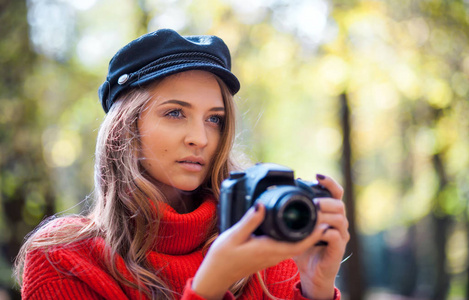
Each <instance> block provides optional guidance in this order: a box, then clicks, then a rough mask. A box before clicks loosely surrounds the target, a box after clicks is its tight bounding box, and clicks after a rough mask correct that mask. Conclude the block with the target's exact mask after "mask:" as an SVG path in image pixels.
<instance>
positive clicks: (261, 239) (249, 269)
mask: <svg viewBox="0 0 469 300" xmlns="http://www.w3.org/2000/svg"><path fill="white" fill-rule="evenodd" d="M264 215H265V207H264V206H263V205H259V206H257V207H251V208H250V209H249V210H248V211H247V213H246V214H245V215H244V216H243V218H242V219H241V220H240V221H239V222H238V223H236V224H235V225H234V226H233V227H231V228H230V229H228V230H226V231H225V232H223V233H222V234H221V235H220V236H219V237H218V238H217V239H216V240H215V242H214V243H213V244H212V246H211V247H210V249H209V251H208V252H207V255H206V257H205V259H204V260H203V262H202V264H201V265H200V267H199V269H198V271H197V273H196V275H195V277H194V279H193V281H192V290H193V291H194V292H195V293H197V294H198V295H200V296H202V297H204V298H205V299H208V300H212V299H221V298H223V296H224V295H225V293H226V291H227V290H228V288H229V287H230V286H231V285H232V284H234V283H235V282H236V281H238V280H240V279H242V278H244V277H247V276H249V275H251V274H253V273H255V272H257V271H259V270H263V269H265V268H268V267H271V266H274V265H276V264H278V263H279V262H281V261H283V260H286V259H288V258H291V257H293V256H297V255H300V254H301V253H303V252H305V251H306V250H307V249H308V248H310V247H311V246H312V245H315V244H316V243H317V242H318V241H320V239H321V236H322V234H323V232H324V230H325V229H326V228H327V227H328V225H327V224H320V225H318V226H316V228H315V229H314V231H313V232H312V234H311V235H310V236H308V237H307V238H305V239H304V240H302V241H299V242H296V243H291V242H282V241H276V240H274V239H272V238H270V237H267V236H254V235H253V234H252V233H253V232H254V230H255V229H256V228H257V227H258V226H259V225H260V224H261V223H262V221H263V220H264Z"/></svg>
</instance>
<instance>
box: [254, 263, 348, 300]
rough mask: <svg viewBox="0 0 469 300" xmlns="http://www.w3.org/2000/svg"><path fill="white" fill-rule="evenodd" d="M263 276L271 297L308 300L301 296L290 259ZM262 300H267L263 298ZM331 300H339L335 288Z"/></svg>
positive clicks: (298, 280)
mask: <svg viewBox="0 0 469 300" xmlns="http://www.w3.org/2000/svg"><path fill="white" fill-rule="evenodd" d="M263 275H264V281H265V285H266V288H267V289H268V290H269V292H270V293H271V294H272V295H273V296H275V297H277V298H280V299H293V300H308V298H305V297H304V296H303V295H302V291H301V283H300V275H299V272H298V269H297V267H296V264H295V262H294V261H293V260H292V259H288V260H285V261H282V262H280V263H279V264H277V265H276V266H274V267H271V268H269V269H267V270H266V272H265V273H264V274H263ZM264 299H269V298H268V297H267V296H265V297H264ZM331 300H340V291H339V290H338V289H337V288H335V290H334V298H333V299H331Z"/></svg>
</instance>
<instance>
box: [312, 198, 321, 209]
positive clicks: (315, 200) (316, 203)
mask: <svg viewBox="0 0 469 300" xmlns="http://www.w3.org/2000/svg"><path fill="white" fill-rule="evenodd" d="M313 203H314V205H316V209H317V210H321V206H320V205H319V199H318V198H314V199H313Z"/></svg>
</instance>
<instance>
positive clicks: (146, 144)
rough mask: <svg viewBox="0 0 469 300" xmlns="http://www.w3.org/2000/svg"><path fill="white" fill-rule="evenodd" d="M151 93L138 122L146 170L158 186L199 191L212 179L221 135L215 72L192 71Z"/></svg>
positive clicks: (220, 101) (220, 105) (220, 102)
mask: <svg viewBox="0 0 469 300" xmlns="http://www.w3.org/2000/svg"><path fill="white" fill-rule="evenodd" d="M150 94H151V95H152V99H151V100H150V101H149V102H148V103H147V105H146V106H145V109H144V111H143V113H142V114H141V115H140V118H139V120H138V130H139V133H140V135H141V146H142V150H141V154H140V155H141V159H142V165H143V167H144V168H145V170H146V171H147V173H148V174H149V175H150V176H151V177H152V178H153V179H155V180H156V181H157V184H164V185H167V186H172V187H175V188H177V189H179V190H183V191H193V190H195V189H197V188H198V187H199V186H200V185H201V184H202V183H203V182H204V181H205V180H206V178H207V174H208V173H209V171H210V168H211V165H212V161H213V157H214V155H215V151H216V149H217V147H218V142H219V140H220V136H221V128H222V126H223V122H224V117H225V107H224V104H223V97H222V94H221V90H220V87H219V85H218V82H217V80H216V79H215V77H214V76H213V75H212V74H211V73H209V72H205V71H198V70H194V71H186V72H182V73H178V74H176V75H172V76H168V77H166V78H165V79H163V80H162V81H161V82H160V83H159V84H158V85H156V86H154V87H152V88H151V89H150Z"/></svg>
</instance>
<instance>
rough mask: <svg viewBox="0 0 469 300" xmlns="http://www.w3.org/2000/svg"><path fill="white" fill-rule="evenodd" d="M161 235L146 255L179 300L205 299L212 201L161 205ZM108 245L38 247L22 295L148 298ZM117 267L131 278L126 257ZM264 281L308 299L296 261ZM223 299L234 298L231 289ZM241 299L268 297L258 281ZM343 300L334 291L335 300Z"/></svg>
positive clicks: (285, 295)
mask: <svg viewBox="0 0 469 300" xmlns="http://www.w3.org/2000/svg"><path fill="white" fill-rule="evenodd" d="M163 208H164V209H163V218H162V222H161V227H160V235H161V238H160V239H159V242H158V243H157V244H156V249H155V250H156V251H150V252H149V253H148V259H149V261H150V263H151V264H152V265H153V266H154V268H155V270H159V271H158V276H159V277H160V278H163V279H164V280H165V282H166V283H167V284H169V286H170V288H171V289H172V290H173V294H174V295H175V297H176V298H177V299H179V298H182V299H185V300H193V299H202V298H201V297H199V296H198V295H196V294H195V293H194V292H193V291H192V290H191V288H190V286H191V285H190V284H191V282H192V278H193V277H194V275H195V273H196V271H197V269H198V268H199V266H200V264H201V262H202V260H203V253H202V250H201V247H202V246H203V245H204V243H205V241H206V239H207V231H208V230H209V228H210V227H211V226H212V223H213V216H214V214H215V213H216V203H215V201H214V200H213V199H207V200H206V201H204V202H203V203H202V204H201V205H200V206H199V207H198V208H197V209H196V210H195V211H193V212H191V213H188V214H178V213H177V212H176V211H174V209H172V208H171V207H170V206H164V207H163ZM106 249H107V247H106V245H105V243H104V240H103V239H101V238H94V239H87V240H84V241H80V242H77V243H74V244H73V245H71V246H58V247H55V248H54V249H51V250H49V251H48V252H47V253H44V252H43V251H39V250H35V251H32V252H30V253H28V255H27V258H26V265H25V272H24V284H23V289H22V298H23V299H147V298H146V297H145V295H144V294H143V293H138V291H137V290H135V289H133V288H131V287H129V286H126V285H122V284H120V283H118V281H117V280H116V279H114V278H112V277H111V276H110V275H109V273H108V272H107V271H106V269H105V268H104V266H103V263H102V261H103V259H102V258H103V253H104V252H105V251H106ZM117 266H118V269H119V271H120V272H121V273H122V274H123V275H124V276H125V277H126V278H130V273H129V271H128V270H127V269H126V268H125V264H124V260H123V259H122V258H121V257H118V259H117ZM264 274H265V278H264V281H265V283H266V285H267V287H268V289H269V291H270V292H271V293H272V294H273V295H274V296H276V297H278V298H281V299H305V298H303V297H302V296H301V291H300V286H299V283H298V281H299V276H298V272H297V268H296V265H295V264H294V262H293V261H292V260H287V261H284V262H281V263H280V264H278V265H277V266H275V267H272V268H269V269H267V270H266V271H265V273H264ZM224 299H225V300H226V299H234V297H233V295H232V294H231V293H229V292H228V293H227V294H226V295H225V297H224ZM238 299H267V298H266V296H265V295H263V291H262V289H261V286H260V284H259V283H258V281H257V279H255V277H253V279H252V280H251V281H250V282H249V284H248V285H247V286H246V288H245V290H244V292H243V295H242V296H241V297H239V298H238ZM339 299H340V293H339V291H338V290H336V298H335V300H339Z"/></svg>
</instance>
